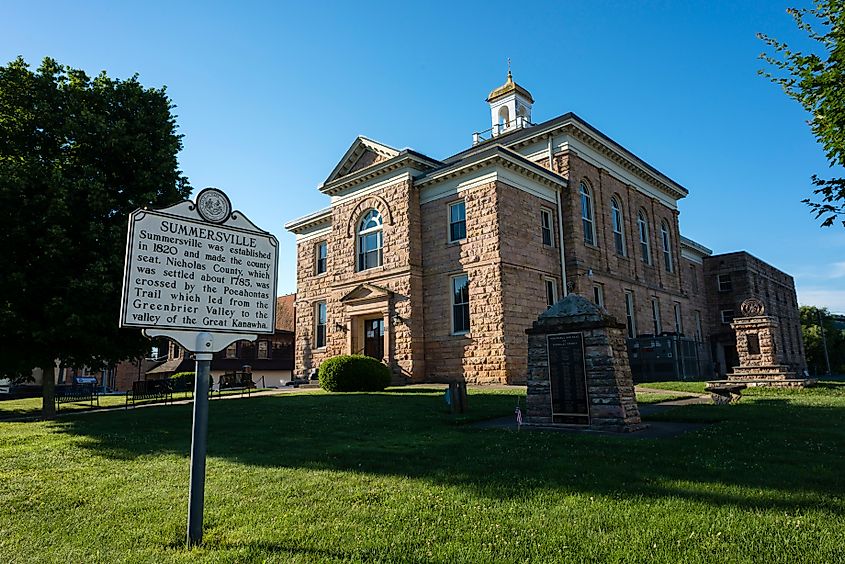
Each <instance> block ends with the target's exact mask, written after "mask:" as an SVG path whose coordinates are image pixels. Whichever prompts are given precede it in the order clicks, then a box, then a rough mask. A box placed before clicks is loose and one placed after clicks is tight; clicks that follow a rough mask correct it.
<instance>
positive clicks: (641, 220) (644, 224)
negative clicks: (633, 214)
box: [637, 211, 651, 264]
mask: <svg viewBox="0 0 845 564" xmlns="http://www.w3.org/2000/svg"><path fill="white" fill-rule="evenodd" d="M637 231H639V233H640V256H641V258H642V260H643V262H644V263H646V264H651V243H650V242H649V228H648V219H646V216H645V213H643V212H642V211H639V212H638V213H637Z"/></svg>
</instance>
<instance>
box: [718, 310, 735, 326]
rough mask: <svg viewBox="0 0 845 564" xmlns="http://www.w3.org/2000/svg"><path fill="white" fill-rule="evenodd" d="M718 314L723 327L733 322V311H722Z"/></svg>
mask: <svg viewBox="0 0 845 564" xmlns="http://www.w3.org/2000/svg"><path fill="white" fill-rule="evenodd" d="M719 314H720V315H721V317H722V323H724V324H725V325H728V324H730V323H731V322H732V321H733V320H734V310H732V309H723V310H722V311H720V312H719Z"/></svg>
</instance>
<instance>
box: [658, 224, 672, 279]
mask: <svg viewBox="0 0 845 564" xmlns="http://www.w3.org/2000/svg"><path fill="white" fill-rule="evenodd" d="M660 241H661V243H662V245H663V266H664V268H666V272H672V240H671V235H670V234H669V224H667V223H666V222H665V221H664V222H663V223H661V224H660Z"/></svg>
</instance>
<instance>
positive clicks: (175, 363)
mask: <svg viewBox="0 0 845 564" xmlns="http://www.w3.org/2000/svg"><path fill="white" fill-rule="evenodd" d="M294 301H295V294H288V295H285V296H279V297H278V298H277V299H276V332H275V333H273V335H261V336H259V337H258V339H257V340H256V341H237V342H235V343H232V344H231V345H229V346H228V347H227V348H226V349H225V350H223V351H220V352H217V353H214V357H213V359H212V360H211V375H212V377H213V378H214V380H215V382H216V381H217V379H218V378H219V376H220V375H222V374H226V373H230V372H241V371H243V370H244V369H245V368H246V369H248V370H250V371H251V372H252V380H253V382H255V383H256V384H257V385H258V386H260V387H279V386H283V385H284V384H285V383H286V382H289V381H290V380H291V377H292V372H293V345H294V334H295V333H294ZM195 363H196V361H195V360H194V359H193V356H192V355H191V354H190V353H188V351H186V350H185V349H184V348H182V347H181V346H180V345H179V344H177V343H176V342H174V341H169V343H168V348H167V355H166V358H165V359H164V361H163V362H162V363H160V364H158V365H157V366H155V367H154V368H151V369H150V370H148V371H147V373H146V377H147V378H149V379H154V378H168V377H170V376H172V375H173V374H176V373H178V372H193V371H194V370H195V368H196V366H195ZM247 367H248V368H247ZM131 386H132V384H131V382H130V384H129V386H128V387H129V388H131Z"/></svg>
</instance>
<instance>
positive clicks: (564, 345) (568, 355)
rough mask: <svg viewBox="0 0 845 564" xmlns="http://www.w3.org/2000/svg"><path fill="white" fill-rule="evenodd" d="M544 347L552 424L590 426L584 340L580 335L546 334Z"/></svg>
mask: <svg viewBox="0 0 845 564" xmlns="http://www.w3.org/2000/svg"><path fill="white" fill-rule="evenodd" d="M546 346H547V347H548V351H549V386H550V390H551V396H552V421H553V422H554V423H563V424H569V425H589V423H590V407H589V398H588V396H587V370H586V363H585V361H584V337H583V336H582V335H581V333H558V334H556V335H548V336H547V337H546Z"/></svg>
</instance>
